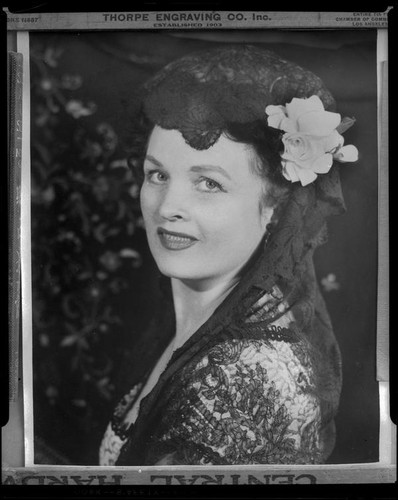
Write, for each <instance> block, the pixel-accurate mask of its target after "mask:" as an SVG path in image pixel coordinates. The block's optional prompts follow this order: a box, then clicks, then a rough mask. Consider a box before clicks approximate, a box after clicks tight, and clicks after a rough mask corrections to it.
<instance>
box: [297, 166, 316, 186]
mask: <svg viewBox="0 0 398 500" xmlns="http://www.w3.org/2000/svg"><path fill="white" fill-rule="evenodd" d="M297 175H298V176H299V179H300V182H301V185H302V186H307V185H308V184H311V182H314V180H315V179H316V178H317V177H318V176H317V175H316V173H315V172H312V171H311V170H301V169H297Z"/></svg>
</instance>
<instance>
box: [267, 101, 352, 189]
mask: <svg viewBox="0 0 398 500" xmlns="http://www.w3.org/2000/svg"><path fill="white" fill-rule="evenodd" d="M265 112H266V113H267V115H268V125H269V126H270V127H274V128H278V129H280V130H283V131H284V132H285V134H283V137H282V142H283V144H284V146H285V150H284V152H283V153H282V155H281V157H282V167H283V169H282V173H283V175H284V177H285V178H286V179H287V180H289V181H291V182H298V181H300V182H301V184H302V185H303V186H306V185H307V184H310V183H311V182H313V181H314V180H315V179H316V178H317V177H318V174H326V173H327V172H329V170H330V168H331V166H332V164H333V160H337V161H340V162H350V161H356V160H357V159H358V150H357V148H356V147H355V146H352V145H350V146H343V144H344V139H343V137H342V136H341V135H340V134H339V133H338V131H337V130H336V129H337V127H338V126H339V125H340V123H341V116H340V114H339V113H332V112H330V111H325V109H324V107H323V104H322V101H321V100H320V99H319V97H318V96H315V95H313V96H312V97H310V98H308V99H298V98H293V100H292V101H291V102H290V103H288V104H286V106H274V105H270V106H267V107H266V109H265ZM352 123H353V122H352Z"/></svg>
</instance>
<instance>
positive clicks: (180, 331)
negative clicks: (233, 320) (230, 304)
mask: <svg viewBox="0 0 398 500" xmlns="http://www.w3.org/2000/svg"><path fill="white" fill-rule="evenodd" d="M238 281H239V278H238V277H236V276H235V277H231V276H228V277H226V278H224V279H222V280H217V281H213V282H210V283H209V282H207V283H205V284H204V283H198V282H193V281H192V282H191V281H183V280H179V279H176V278H172V280H171V287H172V293H173V300H174V309H175V316H176V335H175V339H174V349H177V348H178V347H181V346H182V344H184V343H185V342H186V341H187V340H188V339H189V337H191V335H193V334H194V333H195V332H196V330H197V329H198V328H199V327H200V326H201V325H202V324H203V323H204V322H205V321H206V320H208V319H209V318H210V316H211V315H212V314H213V312H214V311H215V309H216V308H217V307H218V306H219V305H220V304H221V302H222V301H223V300H224V299H225V297H226V296H227V295H228V294H229V293H230V291H231V290H232V289H233V288H234V286H235V285H236V284H237V283H238Z"/></svg>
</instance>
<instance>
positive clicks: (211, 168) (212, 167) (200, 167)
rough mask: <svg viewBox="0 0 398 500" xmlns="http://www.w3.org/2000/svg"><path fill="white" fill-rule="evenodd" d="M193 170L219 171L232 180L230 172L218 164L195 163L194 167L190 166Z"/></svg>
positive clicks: (200, 171)
mask: <svg viewBox="0 0 398 500" xmlns="http://www.w3.org/2000/svg"><path fill="white" fill-rule="evenodd" d="M190 170H191V171H192V172H199V173H202V172H218V173H220V174H221V175H223V176H224V177H226V178H227V179H229V180H231V176H230V175H229V173H228V172H227V171H226V170H225V169H224V168H222V167H220V166H218V165H194V166H193V167H191V168H190Z"/></svg>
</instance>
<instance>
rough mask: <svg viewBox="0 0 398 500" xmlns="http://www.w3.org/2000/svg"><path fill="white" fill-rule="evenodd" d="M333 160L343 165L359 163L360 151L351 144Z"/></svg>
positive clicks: (341, 150) (335, 155) (341, 149)
mask: <svg viewBox="0 0 398 500" xmlns="http://www.w3.org/2000/svg"><path fill="white" fill-rule="evenodd" d="M333 158H334V159H335V160H337V161H341V162H342V163H345V162H350V161H357V160H358V149H357V148H356V147H355V146H353V145H352V144H349V145H348V146H343V147H342V148H340V149H339V150H338V151H337V152H336V153H335V154H334V155H333Z"/></svg>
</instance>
